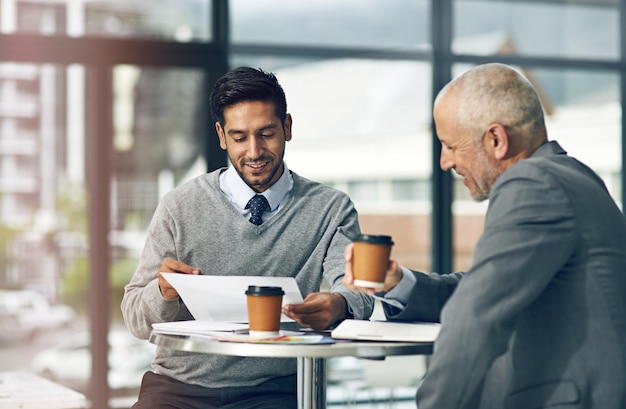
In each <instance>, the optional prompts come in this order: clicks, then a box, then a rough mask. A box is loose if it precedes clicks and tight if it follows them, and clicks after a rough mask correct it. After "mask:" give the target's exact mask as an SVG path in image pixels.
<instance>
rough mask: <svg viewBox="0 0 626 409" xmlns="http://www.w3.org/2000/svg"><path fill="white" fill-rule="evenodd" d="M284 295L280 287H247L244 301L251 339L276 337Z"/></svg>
mask: <svg viewBox="0 0 626 409" xmlns="http://www.w3.org/2000/svg"><path fill="white" fill-rule="evenodd" d="M284 294H285V292H284V291H283V289H282V288H281V287H267V286H256V285H251V286H248V290H247V291H246V300H247V304H248V323H249V326H250V336H251V337H253V338H270V337H273V336H277V335H278V330H279V329H280V314H281V307H282V304H283V295H284Z"/></svg>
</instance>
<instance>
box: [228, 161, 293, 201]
mask: <svg viewBox="0 0 626 409" xmlns="http://www.w3.org/2000/svg"><path fill="white" fill-rule="evenodd" d="M223 176H224V178H223V179H222V180H223V182H224V183H223V184H222V186H221V189H222V190H223V191H224V192H226V193H227V194H230V195H231V197H232V200H233V202H234V203H236V204H237V206H239V207H240V208H242V209H244V208H245V206H246V204H248V201H250V199H251V198H252V196H254V195H256V194H257V192H255V191H254V190H253V189H252V188H251V187H250V186H248V185H247V184H246V182H244V181H243V179H241V177H240V176H239V174H238V173H237V171H236V170H235V168H234V167H233V166H232V165H231V166H229V167H228V169H226V171H225V172H224V175H223ZM292 186H293V179H292V177H291V173H290V172H289V168H287V164H286V163H285V162H284V161H283V174H282V175H281V176H280V178H279V179H278V180H277V181H276V183H274V184H273V185H272V186H270V187H269V189H267V190H266V191H265V192H263V193H262V194H263V196H265V198H266V199H267V201H268V202H269V204H270V210H271V211H275V210H276V209H277V208H278V206H279V205H280V203H281V202H282V201H283V199H284V198H285V196H286V195H287V193H288V192H289V191H290V190H291V188H292Z"/></svg>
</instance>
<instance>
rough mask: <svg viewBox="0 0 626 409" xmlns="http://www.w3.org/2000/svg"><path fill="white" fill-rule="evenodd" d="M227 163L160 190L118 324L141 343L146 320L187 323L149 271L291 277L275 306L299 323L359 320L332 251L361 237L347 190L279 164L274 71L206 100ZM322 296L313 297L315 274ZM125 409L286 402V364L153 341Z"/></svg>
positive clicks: (290, 388) (283, 124) (361, 310)
mask: <svg viewBox="0 0 626 409" xmlns="http://www.w3.org/2000/svg"><path fill="white" fill-rule="evenodd" d="M210 101H211V109H212V112H213V115H214V117H215V120H216V121H217V122H216V123H215V127H216V130H217V133H218V136H219V141H220V146H221V148H222V149H224V150H226V152H227V153H228V158H229V160H230V163H231V165H230V166H229V167H228V168H223V169H218V170H216V171H214V172H211V173H208V174H205V175H202V176H199V177H197V178H195V179H193V180H191V181H190V182H187V183H185V184H183V185H181V186H178V187H177V188H175V189H174V190H172V191H171V192H169V193H168V194H167V195H166V196H165V197H164V198H163V199H162V201H161V202H160V203H159V206H158V208H157V209H156V211H155V214H154V216H153V219H152V222H151V223H150V226H149V229H148V237H147V240H146V244H145V247H144V250H143V254H142V256H141V259H140V262H139V266H138V267H137V270H136V271H135V274H134V275H133V277H132V279H131V281H130V283H129V284H128V285H127V286H126V288H125V293H124V298H123V300H122V311H123V314H124V320H125V322H126V325H127V326H128V328H129V329H130V330H131V331H132V332H133V334H135V336H137V337H139V338H148V336H149V335H150V332H151V329H152V328H151V325H152V324H153V323H155V322H165V321H179V320H190V319H193V317H192V316H191V314H190V313H189V311H188V309H187V308H186V306H185V304H184V302H183V301H182V300H181V299H180V298H179V296H178V293H177V292H176V291H175V289H174V288H172V287H171V286H170V285H169V284H168V282H167V281H166V280H165V279H163V278H162V277H161V275H160V274H159V273H160V272H174V273H180V274H211V275H272V276H287V277H295V278H296V281H297V283H298V286H299V288H300V291H301V292H302V294H303V295H304V296H305V299H304V303H303V304H297V305H288V306H285V312H286V313H287V314H288V315H289V316H290V317H291V318H294V319H295V320H296V321H297V322H298V323H299V324H300V325H303V326H306V327H311V328H315V329H323V328H328V327H330V326H332V325H334V324H335V323H337V322H338V321H340V320H342V319H345V318H346V317H355V318H368V317H369V316H370V315H371V313H372V310H373V300H372V299H371V298H370V297H368V296H366V295H364V294H361V293H357V292H352V291H349V290H347V289H346V288H345V287H344V286H343V284H342V277H343V269H344V259H343V249H344V248H345V247H346V245H347V244H348V243H349V242H350V237H353V236H354V235H356V234H358V233H359V232H360V228H359V224H358V218H357V213H356V210H355V208H354V206H353V204H352V202H351V200H350V199H349V198H348V196H347V195H345V194H344V193H341V192H339V191H337V190H334V189H331V188H329V187H327V186H324V185H322V184H319V183H316V182H312V181H310V180H307V179H305V178H303V177H301V176H299V175H297V174H296V173H294V172H292V171H290V170H289V169H287V165H286V164H285V162H284V161H283V156H284V152H285V144H286V142H287V141H289V140H291V137H292V135H291V124H292V118H291V115H290V114H288V113H287V104H286V100H285V94H284V92H283V89H282V87H281V86H280V84H279V83H278V81H277V79H276V77H275V76H274V75H273V74H271V73H267V72H264V71H262V70H257V69H252V68H238V69H235V70H233V71H231V72H229V73H227V74H225V75H224V76H223V77H222V78H220V79H219V80H218V81H217V83H216V84H215V87H214V89H213V92H212V93H211V97H210ZM323 278H324V279H325V280H326V281H327V283H328V285H329V287H330V292H319V289H320V284H321V281H322V279H323ZM153 369H154V371H153V372H147V373H146V374H145V376H144V379H143V381H142V386H141V391H140V394H139V400H138V402H137V403H136V404H135V405H134V406H133V408H150V409H154V408H198V409H200V408H203V409H207V408H236V409H241V408H253V407H254V408H293V407H295V406H296V391H297V384H296V379H295V377H296V375H295V374H296V360H295V359H292V358H284V359H283V358H242V357H232V356H222V355H210V354H196V353H187V352H181V351H175V350H173V349H168V348H159V349H158V350H157V356H156V359H155V360H154V362H153Z"/></svg>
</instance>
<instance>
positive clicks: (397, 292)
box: [374, 266, 417, 310]
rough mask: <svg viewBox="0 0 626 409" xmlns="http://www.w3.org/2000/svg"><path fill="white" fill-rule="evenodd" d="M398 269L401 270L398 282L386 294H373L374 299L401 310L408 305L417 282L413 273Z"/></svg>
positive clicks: (404, 268) (406, 269)
mask: <svg viewBox="0 0 626 409" xmlns="http://www.w3.org/2000/svg"><path fill="white" fill-rule="evenodd" d="M400 269H401V270H402V278H401V279H400V282H398V284H396V286H395V287H394V288H392V289H391V290H390V291H388V292H380V293H376V294H374V298H376V299H378V300H380V301H381V302H384V303H385V304H389V305H391V306H393V307H396V308H399V309H401V310H402V309H404V307H405V306H406V304H407V303H408V301H409V298H410V297H411V292H413V287H415V284H416V283H417V280H416V279H415V275H414V274H413V272H412V271H411V270H409V269H408V268H406V267H402V266H400Z"/></svg>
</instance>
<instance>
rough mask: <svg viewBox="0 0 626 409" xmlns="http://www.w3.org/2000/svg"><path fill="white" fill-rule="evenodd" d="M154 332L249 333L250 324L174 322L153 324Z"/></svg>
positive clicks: (187, 333)
mask: <svg viewBox="0 0 626 409" xmlns="http://www.w3.org/2000/svg"><path fill="white" fill-rule="evenodd" d="M152 329H153V330H154V332H159V333H161V334H176V335H178V334H185V335H211V334H214V333H236V334H240V333H247V332H248V324H243V323H238V322H227V321H200V320H191V321H173V322H157V323H154V324H152Z"/></svg>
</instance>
